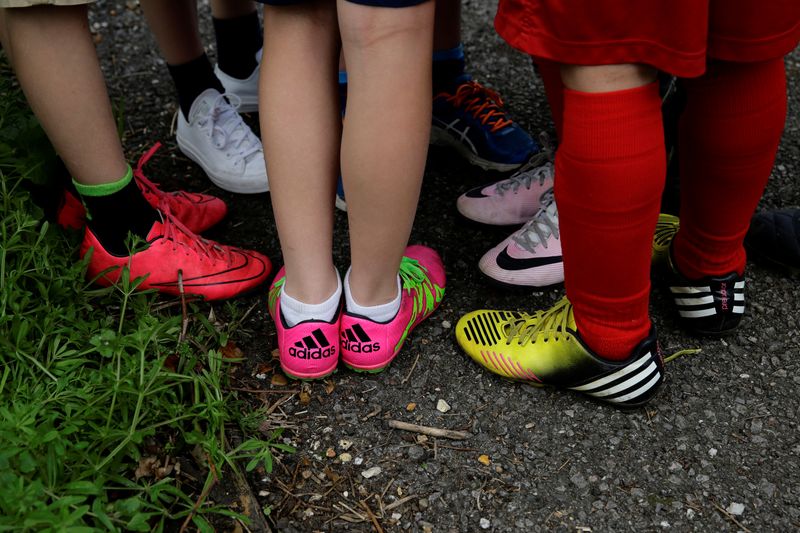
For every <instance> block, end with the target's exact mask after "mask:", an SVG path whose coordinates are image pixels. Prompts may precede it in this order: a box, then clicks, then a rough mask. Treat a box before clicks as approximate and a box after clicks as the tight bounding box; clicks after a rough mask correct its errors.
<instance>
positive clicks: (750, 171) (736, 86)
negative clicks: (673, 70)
mask: <svg viewBox="0 0 800 533" xmlns="http://www.w3.org/2000/svg"><path fill="white" fill-rule="evenodd" d="M685 87H686V94H687V105H686V110H685V112H684V115H683V117H682V118H681V123H680V134H679V139H680V164H681V216H680V220H681V229H680V232H679V233H678V235H677V236H676V238H675V242H674V248H673V250H674V253H675V261H676V262H677V267H678V269H679V270H680V272H681V273H682V274H684V275H685V276H687V277H688V278H690V279H699V278H701V277H704V276H722V275H725V274H729V273H731V272H734V271H735V272H737V273H738V274H740V275H741V274H742V272H743V270H744V266H745V251H744V248H743V246H742V242H743V240H744V236H745V233H746V232H747V228H748V227H749V225H750V217H751V216H752V215H753V211H754V210H755V208H756V205H757V204H758V201H759V200H760V199H761V194H762V193H763V191H764V186H765V185H766V183H767V179H768V178H769V175H770V172H771V171H772V164H773V162H774V160H775V153H776V152H777V149H778V143H779V142H780V138H781V133H782V132H783V124H784V121H785V119H786V73H785V69H784V63H783V58H777V59H773V60H770V61H762V62H755V63H731V62H722V61H712V62H710V63H709V66H708V70H707V72H706V74H705V75H703V76H702V77H701V78H697V79H691V80H686V81H685Z"/></svg>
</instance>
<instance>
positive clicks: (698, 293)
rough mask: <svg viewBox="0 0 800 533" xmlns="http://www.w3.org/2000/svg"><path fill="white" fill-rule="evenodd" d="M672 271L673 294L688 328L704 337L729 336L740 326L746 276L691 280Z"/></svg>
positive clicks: (671, 288)
mask: <svg viewBox="0 0 800 533" xmlns="http://www.w3.org/2000/svg"><path fill="white" fill-rule="evenodd" d="M671 259H672V258H671V257H670V264H671V265H672V261H671ZM672 268H673V275H672V279H670V281H669V291H670V293H671V294H672V299H673V301H674V302H675V306H676V307H677V308H678V313H679V314H680V316H681V320H682V321H683V323H684V324H685V325H686V327H688V328H689V329H690V330H692V331H693V332H695V333H699V334H701V335H727V334H729V333H732V332H733V330H735V329H736V328H737V327H738V326H739V322H741V321H742V314H743V313H744V306H745V299H744V277H743V276H740V275H739V274H737V273H736V272H731V273H730V274H728V275H726V276H707V277H705V278H701V279H697V280H688V279H686V278H685V277H683V276H682V275H681V274H680V273H679V272H678V271H677V269H675V266H674V265H672Z"/></svg>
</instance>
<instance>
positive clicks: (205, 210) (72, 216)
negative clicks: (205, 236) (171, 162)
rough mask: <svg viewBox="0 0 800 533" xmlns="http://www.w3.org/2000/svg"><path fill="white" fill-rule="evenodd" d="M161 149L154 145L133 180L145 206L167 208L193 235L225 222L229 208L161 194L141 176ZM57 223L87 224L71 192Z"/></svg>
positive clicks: (204, 198)
mask: <svg viewBox="0 0 800 533" xmlns="http://www.w3.org/2000/svg"><path fill="white" fill-rule="evenodd" d="M159 148H161V143H156V144H155V145H153V147H152V148H150V149H149V150H148V151H147V152H145V154H144V155H143V156H142V157H141V158H139V162H138V163H137V165H136V169H135V170H134V171H133V178H134V179H135V180H136V185H138V186H139V189H140V190H141V191H142V194H143V195H144V197H145V199H146V200H147V203H149V204H150V205H152V206H153V207H154V208H156V209H158V208H159V206H160V205H161V204H162V202H166V203H167V204H168V205H169V208H170V211H171V212H172V214H173V215H174V216H175V218H177V219H178V220H180V221H181V222H182V223H183V225H184V226H186V227H187V228H189V230H190V231H192V232H193V233H202V232H204V231H206V230H207V229H209V228H211V227H212V226H214V225H216V224H218V223H219V221H220V220H222V219H223V218H225V215H226V214H227V212H228V206H226V205H225V202H223V201H222V200H221V199H219V198H217V197H216V196H211V195H208V194H200V193H194V192H186V191H175V192H164V191H162V190H161V189H159V188H158V186H157V184H155V183H153V182H152V181H150V180H149V179H147V178H146V177H145V175H144V170H143V169H144V165H145V164H146V163H147V162H148V161H149V160H150V158H151V157H153V154H155V153H156V151H157V150H158V149H159ZM56 217H57V218H56V220H57V222H58V224H59V225H60V226H61V227H64V228H70V229H80V228H82V227H83V226H84V225H85V224H86V210H85V209H84V207H83V204H82V203H81V201H80V200H79V199H78V198H77V197H76V196H75V195H74V194H72V193H71V192H70V191H68V190H67V191H64V200H63V201H62V202H61V206H60V207H59V209H58V213H57V215H56Z"/></svg>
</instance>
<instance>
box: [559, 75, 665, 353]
mask: <svg viewBox="0 0 800 533" xmlns="http://www.w3.org/2000/svg"><path fill="white" fill-rule="evenodd" d="M563 136H564V138H563V141H562V143H561V146H560V148H559V150H558V153H557V154H556V176H558V179H556V184H555V194H556V203H557V204H558V212H559V226H560V228H561V236H562V238H561V243H562V249H563V254H564V278H565V284H566V290H567V296H568V297H569V299H570V301H571V302H572V304H573V306H574V311H575V321H576V323H577V326H578V331H579V332H580V334H581V337H582V338H583V339H584V341H585V342H586V344H588V345H589V347H590V348H592V350H594V351H595V352H596V353H597V354H598V355H600V356H601V357H605V358H608V359H617V360H619V359H625V358H627V357H629V356H630V355H631V351H632V350H633V348H635V347H636V345H637V344H638V343H639V342H640V341H641V340H642V339H643V338H645V337H646V336H647V334H648V332H649V329H650V319H649V315H648V309H647V306H648V301H649V295H650V249H651V246H652V239H653V231H654V230H655V225H656V220H657V219H658V210H659V202H660V198H661V193H662V191H663V188H664V179H665V174H666V154H665V148H664V133H663V128H662V120H661V99H660V98H659V94H658V85H657V84H656V83H652V84H649V85H646V86H644V87H637V88H635V89H628V90H623V91H615V92H610V93H584V92H578V91H573V90H570V89H565V90H564V132H563Z"/></svg>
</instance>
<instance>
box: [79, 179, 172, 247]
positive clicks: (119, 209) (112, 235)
mask: <svg viewBox="0 0 800 533" xmlns="http://www.w3.org/2000/svg"><path fill="white" fill-rule="evenodd" d="M81 198H82V199H83V203H84V205H85V206H86V211H87V213H88V214H89V220H88V221H87V224H88V226H89V228H90V229H91V230H92V233H94V234H95V236H96V237H97V240H99V241H100V244H102V245H103V248H105V249H106V251H107V252H109V253H110V254H113V255H116V256H119V257H122V256H126V255H128V254H129V248H128V234H133V235H135V236H137V237H140V238H141V239H146V238H147V234H148V233H150V229H151V228H152V227H153V223H155V222H156V221H157V220H161V218H160V216H159V214H158V211H156V210H155V209H153V207H152V206H151V205H150V204H149V203H147V200H145V199H144V196H143V195H142V191H141V190H140V189H139V186H138V185H136V180H130V182H129V183H128V184H127V185H125V186H124V187H123V188H122V189H120V190H119V191H117V192H114V193H111V194H108V195H104V196H89V195H86V194H83V195H81Z"/></svg>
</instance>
